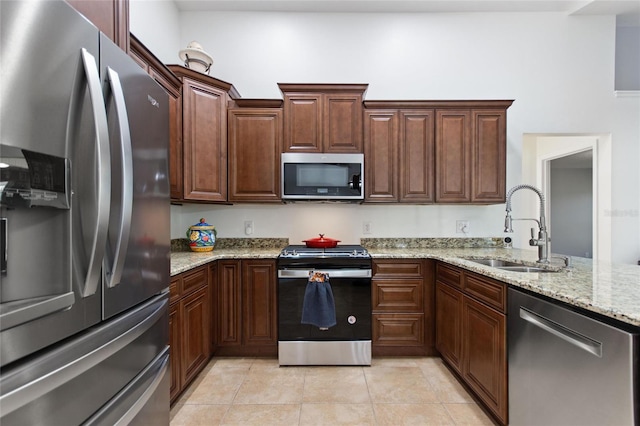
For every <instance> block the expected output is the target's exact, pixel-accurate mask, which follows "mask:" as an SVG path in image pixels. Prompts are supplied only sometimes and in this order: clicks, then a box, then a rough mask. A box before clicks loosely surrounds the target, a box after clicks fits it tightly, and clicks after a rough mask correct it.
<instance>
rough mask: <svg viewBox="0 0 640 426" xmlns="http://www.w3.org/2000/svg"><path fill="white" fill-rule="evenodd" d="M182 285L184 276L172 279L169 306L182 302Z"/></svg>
mask: <svg viewBox="0 0 640 426" xmlns="http://www.w3.org/2000/svg"><path fill="white" fill-rule="evenodd" d="M181 283H182V275H176V276H175V277H171V282H170V283H169V304H171V303H173V302H176V301H178V300H180V296H181V295H182V286H181V285H180V284H181Z"/></svg>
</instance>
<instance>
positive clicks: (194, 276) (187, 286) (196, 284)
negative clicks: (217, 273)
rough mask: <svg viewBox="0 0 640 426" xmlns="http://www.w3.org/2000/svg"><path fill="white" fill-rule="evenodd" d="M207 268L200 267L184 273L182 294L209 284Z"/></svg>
mask: <svg viewBox="0 0 640 426" xmlns="http://www.w3.org/2000/svg"><path fill="white" fill-rule="evenodd" d="M207 282H208V281H207V268H206V267H200V268H198V269H194V270H192V271H189V272H185V273H184V274H183V275H182V294H183V295H187V294H189V293H191V292H192V291H195V290H197V289H199V288H200V287H202V286H206V285H207Z"/></svg>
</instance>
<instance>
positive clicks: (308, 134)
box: [284, 94, 322, 152]
mask: <svg viewBox="0 0 640 426" xmlns="http://www.w3.org/2000/svg"><path fill="white" fill-rule="evenodd" d="M284 117H285V123H284V150H285V152H322V95H321V94H285V96H284Z"/></svg>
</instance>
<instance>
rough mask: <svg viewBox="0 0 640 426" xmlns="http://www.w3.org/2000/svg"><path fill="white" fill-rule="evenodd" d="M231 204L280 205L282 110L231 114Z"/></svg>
mask: <svg viewBox="0 0 640 426" xmlns="http://www.w3.org/2000/svg"><path fill="white" fill-rule="evenodd" d="M228 144H229V146H228V149H229V201H245V202H280V200H281V198H280V153H281V152H282V110H281V109H275V108H272V109H234V110H230V111H229V137H228Z"/></svg>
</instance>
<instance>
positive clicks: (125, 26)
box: [66, 0, 129, 52]
mask: <svg viewBox="0 0 640 426" xmlns="http://www.w3.org/2000/svg"><path fill="white" fill-rule="evenodd" d="M66 1H67V3H69V4H70V5H71V6H73V8H74V9H76V10H77V11H78V12H80V13H82V14H83V15H84V16H85V17H86V18H87V19H88V20H90V21H91V22H93V25H95V26H96V27H98V29H99V30H100V31H102V32H103V33H105V34H106V36H107V37H109V38H110V39H111V40H112V41H113V42H114V43H115V44H117V45H118V46H120V49H122V50H124V51H125V52H129V0H90V1H89V0H66Z"/></svg>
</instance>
